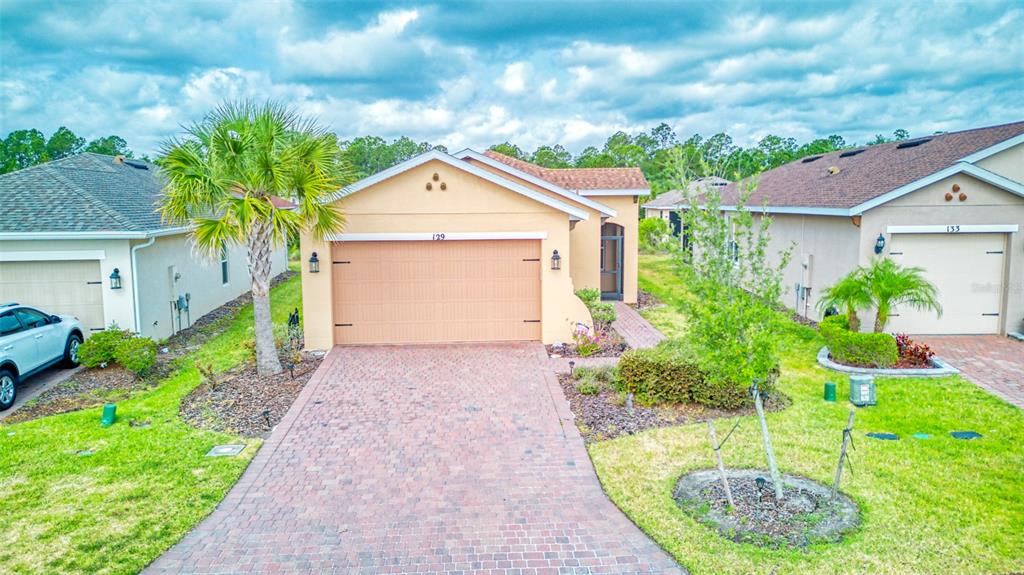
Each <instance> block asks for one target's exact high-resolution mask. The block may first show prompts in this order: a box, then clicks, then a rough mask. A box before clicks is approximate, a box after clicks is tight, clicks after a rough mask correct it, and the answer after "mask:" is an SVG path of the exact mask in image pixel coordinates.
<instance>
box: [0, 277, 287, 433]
mask: <svg viewBox="0 0 1024 575" xmlns="http://www.w3.org/2000/svg"><path fill="white" fill-rule="evenodd" d="M294 275H295V272H292V271H286V272H284V273H282V274H279V275H278V276H277V277H275V278H274V279H272V280H271V282H270V285H271V287H273V286H276V285H277V284H279V283H281V282H283V281H285V280H287V279H288V278H290V277H292V276H294ZM251 302H252V294H251V293H249V292H246V293H245V294H243V295H240V296H238V297H237V298H235V299H233V300H231V301H229V302H227V303H225V304H224V305H222V306H220V307H218V308H217V309H215V310H212V311H210V312H209V313H207V314H206V315H204V316H202V317H200V318H199V319H197V320H196V321H195V322H194V323H193V324H192V325H191V326H189V327H188V328H186V329H183V330H181V331H179V332H178V333H176V334H174V335H173V336H171V337H169V338H168V339H167V340H166V341H165V342H164V343H163V344H161V345H159V346H158V347H157V354H156V363H155V364H154V365H153V367H152V368H150V370H149V371H148V372H146V373H145V375H143V376H142V377H138V376H136V375H135V374H133V373H132V372H130V371H128V370H125V369H123V368H121V367H118V366H110V367H105V368H98V367H97V368H92V369H83V370H82V371H80V372H78V373H76V374H75V375H74V376H72V377H71V378H69V379H68V380H67V381H64V382H62V383H60V384H58V385H56V386H54V387H53V388H51V389H48V390H46V391H44V392H42V393H40V394H39V395H38V396H36V397H34V398H32V400H30V401H29V402H27V403H26V404H25V405H23V406H22V407H20V408H18V410H17V411H15V412H14V413H12V414H10V415H8V416H7V417H6V418H4V420H3V423H4V424H11V423H20V422H23V421H29V420H32V419H38V418H40V417H47V416H50V415H57V414H60V413H67V412H70V411H78V410H80V409H87V408H90V407H97V406H100V405H103V404H104V403H109V402H118V401H123V400H125V399H128V398H130V397H132V396H133V395H135V394H136V393H138V392H140V391H143V390H146V389H150V388H152V387H155V386H156V385H157V384H158V383H159V382H160V381H161V380H163V379H164V378H166V377H167V376H169V375H170V374H171V373H173V372H174V370H175V369H176V367H177V363H176V360H177V359H178V358H180V357H182V356H185V355H187V354H189V353H191V352H193V351H195V350H196V349H198V348H199V346H201V345H202V344H203V343H205V342H207V341H209V340H210V339H212V338H214V337H216V336H218V335H220V334H221V333H223V332H224V331H225V330H226V329H227V328H228V327H229V326H230V325H231V322H232V321H234V319H235V316H236V315H237V314H238V310H240V309H241V308H243V307H245V306H246V305H248V304H249V303H251Z"/></svg>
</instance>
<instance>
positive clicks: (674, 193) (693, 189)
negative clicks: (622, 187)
mask: <svg viewBox="0 0 1024 575" xmlns="http://www.w3.org/2000/svg"><path fill="white" fill-rule="evenodd" d="M729 183H730V182H729V180H727V179H725V178H719V177H718V176H709V177H707V178H697V179H696V180H693V181H692V182H690V184H689V188H690V193H691V194H696V193H698V192H700V191H701V190H703V189H704V188H705V187H707V186H713V187H716V188H724V187H725V186H728V185H729ZM685 201H686V199H685V198H684V197H683V190H669V191H667V192H664V193H662V194H660V195H658V197H656V198H654V199H653V200H651V201H649V202H647V203H645V204H644V205H643V207H645V208H668V209H674V208H676V207H677V206H679V205H680V204H682V203H684V202H685Z"/></svg>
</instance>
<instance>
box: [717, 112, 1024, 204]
mask: <svg viewBox="0 0 1024 575" xmlns="http://www.w3.org/2000/svg"><path fill="white" fill-rule="evenodd" d="M1022 133H1024V122H1015V123H1012V124H1003V125H1000V126H991V127H987V128H976V129H973V130H965V131H963V132H951V133H948V134H936V135H934V136H927V137H923V138H915V139H914V140H907V141H904V142H892V143H888V144H879V145H876V146H869V147H866V148H858V149H857V150H842V151H839V152H831V153H828V154H824V155H821V156H810V157H808V158H803V159H801V160H796V161H793V162H790V163H788V164H785V165H783V166H779V167H778V168H775V169H772V170H768V171H766V172H763V173H762V174H760V176H758V185H757V189H756V190H755V191H754V193H753V194H752V195H751V198H750V204H751V205H760V204H764V203H767V204H768V205H769V206H775V207H783V206H786V207H814V208H852V207H854V206H857V205H860V204H862V203H864V202H866V201H868V200H872V199H874V198H877V197H879V196H881V195H883V194H885V193H887V192H890V191H892V190H895V189H896V188H899V187H901V186H904V185H906V184H909V183H911V182H914V181H916V180H919V179H921V178H923V177H925V176H928V175H931V174H934V173H935V172H938V171H939V170H942V169H945V168H947V167H949V166H951V165H953V164H954V163H956V162H957V160H960V159H962V158H964V157H965V156H969V155H971V154H973V153H975V152H977V151H979V150H983V149H985V148H988V147H990V146H993V145H995V144H998V143H999V142H1002V141H1004V140H1008V139H1010V138H1013V137H1014V136H1017V135H1019V134H1022ZM917 141H924V143H921V144H920V145H918V146H912V147H906V144H908V143H913V142H917ZM901 146H903V147H901ZM852 152H856V153H852ZM843 156H846V157H843ZM811 158H817V159H813V160H811ZM809 160H810V161H809ZM833 168H838V171H835V170H833ZM830 171H832V172H835V173H830ZM737 185H738V184H731V185H729V186H727V187H726V188H724V189H723V191H722V203H723V204H726V205H730V204H734V203H735V202H736V198H737V195H738V194H737Z"/></svg>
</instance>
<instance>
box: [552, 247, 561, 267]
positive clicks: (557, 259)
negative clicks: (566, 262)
mask: <svg viewBox="0 0 1024 575" xmlns="http://www.w3.org/2000/svg"><path fill="white" fill-rule="evenodd" d="M551 269H553V270H555V271H558V270H560V269H562V256H560V255H558V250H555V251H553V252H551Z"/></svg>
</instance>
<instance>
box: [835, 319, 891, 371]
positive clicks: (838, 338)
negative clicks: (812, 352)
mask: <svg viewBox="0 0 1024 575" xmlns="http://www.w3.org/2000/svg"><path fill="white" fill-rule="evenodd" d="M818 329H819V331H821V335H822V337H824V338H825V344H826V345H827V346H828V351H829V353H831V354H832V359H833V360H835V361H836V362H838V363H842V364H845V365H854V366H858V367H874V368H887V367H892V366H894V365H896V362H897V361H899V357H900V356H899V349H898V348H897V347H896V339H895V338H893V337H892V336H891V335H890V334H887V333H861V332H858V331H850V321H849V320H848V319H847V317H846V316H845V315H833V316H829V317H826V318H825V319H823V320H821V323H820V324H818Z"/></svg>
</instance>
